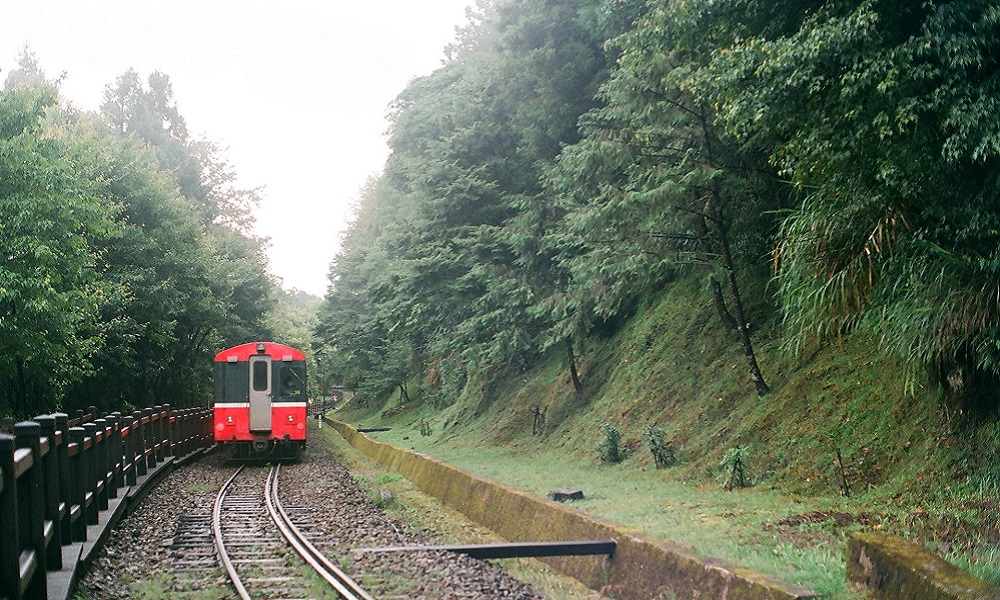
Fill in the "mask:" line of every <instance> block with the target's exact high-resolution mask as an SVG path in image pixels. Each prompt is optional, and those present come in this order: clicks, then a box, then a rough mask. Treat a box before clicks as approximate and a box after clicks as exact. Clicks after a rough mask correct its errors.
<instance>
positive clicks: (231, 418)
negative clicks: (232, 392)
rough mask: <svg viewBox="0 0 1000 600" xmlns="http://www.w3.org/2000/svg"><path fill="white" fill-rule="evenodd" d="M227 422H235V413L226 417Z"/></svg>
mask: <svg viewBox="0 0 1000 600" xmlns="http://www.w3.org/2000/svg"><path fill="white" fill-rule="evenodd" d="M226 423H229V424H230V425H232V424H233V415H229V416H228V417H226Z"/></svg>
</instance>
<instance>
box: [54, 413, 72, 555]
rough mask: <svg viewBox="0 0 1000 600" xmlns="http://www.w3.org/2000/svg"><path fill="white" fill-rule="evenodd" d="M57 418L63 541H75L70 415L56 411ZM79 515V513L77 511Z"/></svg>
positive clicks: (68, 542)
mask: <svg viewBox="0 0 1000 600" xmlns="http://www.w3.org/2000/svg"><path fill="white" fill-rule="evenodd" d="M52 416H53V417H54V418H55V420H56V439H57V440H58V442H57V444H56V460H58V461H59V516H60V518H61V519H62V526H61V527H60V529H61V530H62V543H63V544H71V543H73V521H74V520H75V519H74V513H73V510H72V509H73V480H72V477H73V472H72V470H71V468H70V458H69V443H70V439H69V415H67V414H66V413H54V414H53V415H52ZM76 514H77V516H79V513H76Z"/></svg>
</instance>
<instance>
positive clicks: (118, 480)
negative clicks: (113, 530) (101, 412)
mask: <svg viewBox="0 0 1000 600" xmlns="http://www.w3.org/2000/svg"><path fill="white" fill-rule="evenodd" d="M105 419H107V421H108V426H109V427H110V428H111V439H110V440H108V452H109V453H110V454H111V460H110V461H109V463H108V466H109V467H110V469H111V481H110V484H111V492H110V495H111V497H112V498H117V497H118V488H121V487H125V475H124V473H122V469H123V468H124V465H123V464H122V423H121V413H117V412H113V413H111V414H110V415H108V416H107V417H105Z"/></svg>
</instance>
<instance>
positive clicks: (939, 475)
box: [338, 280, 1000, 599]
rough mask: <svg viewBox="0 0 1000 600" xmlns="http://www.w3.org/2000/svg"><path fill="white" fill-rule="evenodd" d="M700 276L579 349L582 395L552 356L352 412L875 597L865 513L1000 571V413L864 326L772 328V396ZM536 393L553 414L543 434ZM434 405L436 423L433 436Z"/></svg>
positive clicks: (740, 557) (688, 536)
mask: <svg viewBox="0 0 1000 600" xmlns="http://www.w3.org/2000/svg"><path fill="white" fill-rule="evenodd" d="M698 285H699V284H698V282H697V281H694V280H689V281H681V282H678V283H677V284H675V285H674V286H673V287H672V288H671V289H670V290H668V291H667V292H666V293H665V294H664V296H663V298H662V299H661V300H660V301H659V302H658V303H656V304H655V305H652V306H648V307H645V309H644V310H642V311H641V312H640V314H639V315H638V316H637V317H636V318H634V319H633V320H632V321H631V322H630V323H629V324H628V326H627V327H626V328H624V329H623V330H621V331H619V332H618V333H616V334H615V335H614V336H613V337H612V338H610V339H608V340H605V341H604V342H603V343H600V344H598V343H596V342H595V343H594V344H593V345H592V347H591V348H589V349H588V351H586V352H584V353H582V360H581V365H580V366H581V372H582V376H583V379H584V383H585V390H584V392H583V394H579V395H578V394H575V393H574V391H573V388H572V384H571V382H570V378H569V373H568V370H567V369H566V368H565V366H564V363H563V362H562V356H561V355H553V356H552V357H550V359H549V360H545V361H543V362H541V363H540V364H538V365H536V366H535V367H534V368H533V369H532V370H531V371H529V372H528V373H525V374H518V375H517V376H512V377H508V378H497V379H496V380H495V381H493V382H489V383H487V382H485V381H481V380H479V381H472V382H470V384H469V385H467V386H466V389H465V391H464V392H463V395H462V396H461V397H460V398H458V399H456V400H455V401H454V402H453V403H451V404H450V405H448V406H447V407H446V408H444V409H440V410H439V409H435V408H433V407H432V403H430V402H427V403H425V404H421V403H420V402H412V403H410V404H409V405H408V406H407V407H406V408H405V409H399V408H396V409H394V410H392V411H389V412H388V413H386V412H385V410H384V409H379V410H351V409H350V407H348V409H347V410H346V412H345V411H342V412H341V413H340V414H339V415H338V418H343V419H345V420H347V421H349V422H353V423H357V424H361V425H368V426H384V425H389V426H392V427H393V429H392V430H391V431H389V432H385V433H378V434H373V435H374V436H375V437H376V438H377V439H380V440H385V441H388V442H390V443H394V444H397V445H400V446H404V447H410V448H415V449H416V450H419V451H421V452H425V453H427V454H431V455H434V456H438V457H441V458H442V459H444V460H446V461H448V462H450V463H453V464H455V465H457V466H460V467H462V468H464V469H467V470H469V471H473V472H475V473H478V474H481V475H483V476H486V477H488V478H490V479H493V480H496V481H501V482H505V483H508V484H510V485H513V486H515V487H518V488H521V489H524V490H526V491H529V492H531V493H534V494H537V495H539V496H544V495H546V494H547V493H548V492H549V491H550V490H551V489H553V488H555V487H577V488H580V489H583V490H584V493H585V494H586V495H587V499H586V500H584V501H582V502H579V503H577V504H576V505H577V507H578V508H580V509H582V510H585V511H588V512H592V513H594V514H597V515H600V516H603V517H605V518H608V519H611V520H613V521H616V522H619V523H622V524H624V525H627V526H630V527H634V528H635V529H638V530H641V531H643V532H646V533H648V534H649V535H652V536H654V537H657V538H661V539H673V540H677V541H679V542H681V543H683V544H685V545H688V546H690V547H692V548H693V549H694V550H695V551H696V552H698V553H701V554H703V555H706V556H710V557H715V558H722V559H725V560H729V561H732V562H735V563H737V564H739V565H741V566H745V567H748V568H751V569H754V570H758V571H760V572H763V573H765V574H768V575H771V576H774V577H777V578H779V579H783V580H785V581H789V582H791V583H795V584H798V585H802V586H805V587H809V588H811V589H814V590H815V591H817V592H819V593H820V594H821V595H822V597H824V598H837V599H840V598H857V597H863V596H861V595H860V592H858V591H856V590H854V589H853V588H852V587H851V586H848V585H847V584H846V582H845V579H846V575H845V565H844V554H845V546H844V540H845V538H846V535H847V533H848V532H850V531H853V530H866V531H867V530H874V531H884V532H888V533H893V534H897V535H901V536H904V537H907V538H911V539H914V540H916V541H918V542H921V543H923V544H924V545H925V546H927V547H928V548H931V549H935V550H939V549H942V548H943V549H944V552H943V554H946V555H947V558H949V559H951V560H953V561H954V562H956V563H957V564H959V565H961V566H963V567H965V568H968V569H969V570H970V571H972V572H973V574H975V575H978V576H980V577H983V578H985V579H987V580H989V581H992V582H994V583H1000V575H998V573H997V563H996V558H997V557H996V550H995V548H996V547H997V546H998V545H1000V525H998V522H1000V508H998V506H1000V504H998V498H1000V424H995V423H988V422H975V421H972V420H970V419H955V418H953V417H954V411H953V410H952V411H946V410H944V409H943V404H942V400H941V393H940V390H937V389H933V388H930V387H926V386H925V387H920V386H916V387H915V388H908V381H907V378H906V377H905V376H904V374H905V373H908V372H910V369H909V368H908V366H907V365H905V364H902V363H900V362H898V361H895V360H893V359H891V358H888V357H886V356H885V355H884V353H883V352H882V351H881V349H880V347H879V340H878V339H877V338H873V337H872V336H869V335H865V334H854V335H851V336H847V337H845V338H843V339H842V340H837V341H834V342H832V343H830V344H828V345H826V346H824V347H817V348H813V349H810V351H809V353H808V354H803V355H801V356H793V355H791V354H789V353H788V352H787V351H785V350H784V349H783V348H782V346H781V340H780V339H779V337H778V335H777V334H776V333H773V331H772V330H769V329H767V328H766V327H764V328H763V330H762V331H761V332H759V333H758V334H757V337H756V338H755V342H756V344H757V349H758V361H759V363H760V365H761V369H762V371H763V372H764V375H765V377H766V378H767V379H768V383H769V384H770V385H771V387H772V389H773V390H774V391H773V393H772V394H770V395H768V396H766V397H764V398H758V397H757V395H756V394H755V393H754V391H753V387H752V384H751V383H750V381H749V378H748V376H747V374H746V367H745V362H744V359H743V357H742V354H741V352H740V349H739V347H738V344H737V343H736V340H735V339H733V338H732V337H729V336H727V335H726V334H725V333H724V332H723V331H722V330H721V327H719V326H718V325H717V323H716V317H715V315H714V309H713V307H712V305H711V301H710V299H709V298H708V297H707V295H705V294H700V293H699V289H698ZM413 387H418V384H417V383H414V386H413ZM425 395H426V396H428V397H429V396H431V395H432V393H431V392H427V393H426V394H425ZM439 404H440V403H439ZM536 407H538V408H541V409H544V410H545V428H544V431H543V433H542V435H538V436H533V435H532V433H531V432H532V420H533V410H534V409H535V408H536ZM383 415H385V416H383ZM421 421H426V422H427V423H429V425H430V427H431V429H432V430H433V434H432V435H430V436H422V435H420V432H419V424H420V422H421ZM604 423H610V424H612V425H614V426H615V427H616V428H617V429H618V430H620V432H621V434H622V439H621V447H622V448H623V449H624V451H625V454H626V458H625V460H624V461H623V462H622V463H619V464H602V463H601V462H600V461H599V460H598V453H599V450H598V445H599V443H600V442H601V440H602V438H603V437H604V433H603V432H602V425H603V424H604ZM650 426H659V427H662V428H663V429H664V430H666V431H667V433H668V440H667V441H668V442H669V443H671V444H672V445H673V446H674V447H675V448H677V449H678V455H679V459H680V463H679V464H678V465H677V466H674V467H670V468H667V469H662V470H657V469H655V464H654V461H653V457H652V456H651V454H650V452H649V450H648V447H647V445H646V441H645V439H644V437H643V432H644V431H645V430H646V428H648V427H650ZM733 448H745V449H746V463H745V465H744V466H745V469H746V472H747V476H748V477H749V479H750V480H751V482H752V484H753V485H752V487H750V488H747V489H742V490H734V491H732V492H726V491H724V490H723V489H722V486H723V484H724V483H725V479H726V475H727V473H726V472H725V467H724V466H723V465H722V463H724V458H725V457H726V454H727V452H729V451H730V450H731V449H733ZM838 451H839V453H840V456H841V459H842V461H838V460H837V453H838ZM841 463H842V464H843V469H841ZM845 478H846V480H847V484H848V488H849V491H850V497H849V498H845V497H843V495H842V493H841V492H842V489H843V483H844V479H845ZM828 515H833V516H830V517H829V518H825V516H828Z"/></svg>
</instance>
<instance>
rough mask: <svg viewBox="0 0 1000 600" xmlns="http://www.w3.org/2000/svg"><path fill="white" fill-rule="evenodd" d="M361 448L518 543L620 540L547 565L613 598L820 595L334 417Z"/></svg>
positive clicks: (747, 599)
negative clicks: (611, 547)
mask: <svg viewBox="0 0 1000 600" xmlns="http://www.w3.org/2000/svg"><path fill="white" fill-rule="evenodd" d="M327 422H329V423H330V424H331V425H333V426H334V427H335V428H336V429H337V430H338V431H339V432H340V434H341V435H342V436H343V437H344V438H345V439H346V440H347V441H348V442H349V443H350V444H351V445H352V446H354V447H355V448H357V449H358V450H360V451H361V452H362V453H364V454H365V455H366V456H368V457H369V458H371V459H373V460H375V461H377V462H379V463H381V464H383V465H385V466H386V467H387V468H388V469H390V470H393V471H395V472H397V473H399V474H400V475H403V476H404V477H406V478H407V479H409V480H411V481H412V482H413V484H414V485H415V486H416V487H417V488H418V489H419V490H421V491H422V492H424V493H426V494H428V495H430V496H433V497H435V498H437V499H439V500H440V501H441V502H442V503H443V504H445V505H446V506H449V507H451V508H454V509H456V510H458V511H459V512H461V513H463V514H464V515H466V516H467V517H468V518H469V519H470V520H472V521H475V522H476V523H479V524H481V525H483V526H484V527H487V528H489V529H490V530H492V531H494V532H496V533H497V534H498V535H499V536H501V537H503V538H504V539H506V540H508V541H512V542H547V541H573V540H606V539H614V540H615V541H616V542H617V544H618V545H617V550H616V551H615V554H614V556H613V557H611V558H608V557H606V556H567V557H557V558H550V559H544V560H545V562H546V563H548V564H550V565H551V566H552V567H554V568H556V569H558V570H559V571H560V572H562V573H564V574H566V575H569V576H570V577H573V578H575V579H577V580H579V581H581V582H583V583H584V584H585V585H587V586H588V587H590V588H592V589H595V590H599V591H601V592H603V593H605V594H607V595H609V596H611V597H614V598H622V599H626V598H635V599H642V600H654V599H662V600H668V599H669V600H687V599H694V598H698V599H699V600H708V599H716V598H717V599H720V600H722V599H727V600H737V599H741V600H777V599H792V598H815V597H816V595H815V593H813V592H811V591H809V590H806V589H803V588H800V587H796V586H792V585H789V584H787V583H784V582H781V581H778V580H775V579H771V578H769V577H765V576H763V575H760V574H757V573H753V572H751V571H748V570H746V569H742V568H740V567H738V566H735V565H732V564H728V563H724V562H722V561H716V560H712V559H709V558H705V557H701V556H698V555H696V554H694V553H692V552H691V551H689V550H688V549H686V548H684V547H682V546H679V545H672V544H668V543H664V542H660V541H658V540H654V539H652V538H649V537H647V536H645V535H643V534H642V533H639V532H637V531H633V530H629V529H626V528H623V527H620V526H617V525H614V524H612V523H609V522H606V521H603V520H600V519H597V518H595V517H593V516H590V515H587V514H585V513H582V512H580V511H578V510H575V509H572V508H569V507H566V506H563V505H561V504H557V503H555V502H552V501H549V500H545V499H541V498H536V497H534V496H530V495H528V494H525V493H523V492H520V491H518V490H514V489H512V488H509V487H506V486H503V485H500V484H497V483H493V482H490V481H487V480H484V479H480V478H478V477H475V476H473V475H471V474H469V473H466V472H464V471H462V470H460V469H457V468H455V467H452V466H450V465H448V464H446V463H443V462H441V461H439V460H437V459H434V458H432V457H429V456H426V455H424V454H419V453H417V452H412V451H410V450H405V449H402V448H398V447H396V446H393V445H390V444H385V443H381V442H376V441H374V440H372V439H370V438H369V437H367V436H365V435H364V434H361V433H358V431H357V430H356V429H354V428H353V427H351V426H350V425H347V424H345V423H340V422H337V421H332V420H328V421H327Z"/></svg>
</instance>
